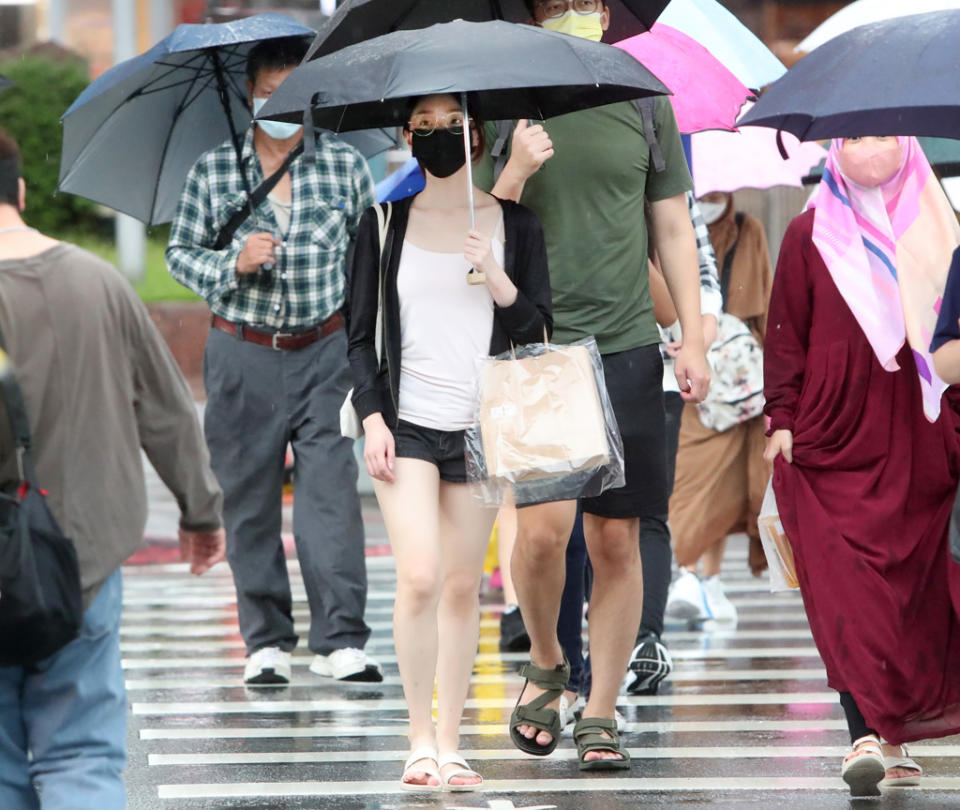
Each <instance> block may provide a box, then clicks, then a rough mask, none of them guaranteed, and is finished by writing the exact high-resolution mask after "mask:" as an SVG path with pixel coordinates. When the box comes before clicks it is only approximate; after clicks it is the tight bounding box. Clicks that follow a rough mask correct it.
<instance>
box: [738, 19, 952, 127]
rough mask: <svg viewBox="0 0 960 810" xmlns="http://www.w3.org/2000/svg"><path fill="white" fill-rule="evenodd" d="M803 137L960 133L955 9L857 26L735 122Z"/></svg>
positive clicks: (789, 75) (786, 77)
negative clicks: (738, 121) (770, 128)
mask: <svg viewBox="0 0 960 810" xmlns="http://www.w3.org/2000/svg"><path fill="white" fill-rule="evenodd" d="M744 125H753V126H764V127H772V128H774V129H779V130H784V131H786V132H792V133H793V134H794V135H796V136H797V137H798V138H800V140H804V141H813V140H822V139H826V138H842V137H854V136H858V135H928V136H932V137H942V138H951V137H957V135H958V134H960V10H954V11H934V12H930V13H929V14H913V15H910V16H907V17H896V18H893V19H890V20H884V21H882V22H877V23H872V24H870V25H863V26H860V27H859V28H854V29H853V30H851V31H848V32H847V33H846V34H842V35H840V36H838V37H836V38H835V39H832V40H830V41H829V42H827V43H825V44H823V45H821V46H820V47H819V48H817V49H816V50H814V51H813V52H812V53H810V54H808V55H807V56H805V57H804V58H803V59H801V60H800V61H799V62H798V63H797V64H796V65H794V66H793V67H792V68H791V69H790V70H788V71H787V73H786V74H785V75H784V76H783V77H782V78H780V79H778V80H777V81H775V82H774V83H773V84H772V85H770V87H768V88H767V90H766V91H765V92H764V93H763V95H762V96H761V97H760V100H759V101H758V102H757V103H756V104H755V105H754V106H753V109H751V110H750V112H749V113H747V115H746V116H745V117H744V118H743V119H741V121H740V126H744Z"/></svg>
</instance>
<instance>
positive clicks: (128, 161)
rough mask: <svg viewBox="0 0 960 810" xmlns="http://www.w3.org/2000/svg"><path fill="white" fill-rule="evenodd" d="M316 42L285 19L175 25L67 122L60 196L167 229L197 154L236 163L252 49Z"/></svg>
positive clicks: (362, 140)
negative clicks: (226, 148) (218, 152)
mask: <svg viewBox="0 0 960 810" xmlns="http://www.w3.org/2000/svg"><path fill="white" fill-rule="evenodd" d="M313 33H314V32H313V29H311V28H308V27H306V26H304V25H301V24H300V23H298V22H296V21H295V20H293V19H291V18H289V17H286V16H284V15H282V14H258V15H255V16H253V17H247V18H245V19H243V20H238V21H236V22H229V23H211V24H206V25H180V26H178V27H177V29H176V30H175V31H174V32H173V33H172V34H170V36H168V37H166V38H165V39H162V40H161V41H160V42H158V43H157V44H156V45H154V46H153V47H152V48H151V49H150V50H149V51H147V52H146V53H143V54H141V55H139V56H135V57H134V58H133V59H128V60H127V61H125V62H122V63H121V64H119V65H116V66H115V67H113V68H111V69H110V70H108V71H107V72H106V73H104V74H103V75H102V76H100V77H99V78H98V79H97V80H96V81H94V82H93V83H92V84H91V85H90V86H89V87H88V88H87V89H86V90H84V91H83V93H81V94H80V96H79V97H78V98H77V100H76V101H75V102H74V103H73V104H72V105H71V106H70V109H68V110H67V112H66V113H65V114H64V116H63V153H62V156H61V161H60V185H59V188H60V190H62V191H68V192H70V193H72V194H78V195H79V196H81V197H86V198H87V199H90V200H94V201H96V202H99V203H103V204H104V205H108V206H110V207H111V208H114V209H116V210H117V211H123V212H124V213H126V214H130V215H131V216H133V217H136V218H137V219H139V220H142V221H143V222H146V223H148V224H157V223H161V222H169V221H170V220H171V219H172V218H173V215H174V213H175V212H176V206H177V201H178V199H179V197H180V192H181V190H182V189H183V183H184V180H185V179H186V176H187V173H188V172H189V170H190V167H191V166H193V164H194V162H195V161H196V160H197V158H198V157H200V155H201V154H203V153H204V152H206V151H207V150H209V149H212V148H214V147H215V146H218V145H219V144H221V143H223V142H224V141H227V140H230V139H232V140H233V142H234V145H235V148H236V149H237V152H238V155H239V150H240V144H241V142H242V134H243V133H244V131H245V130H246V129H247V127H248V126H249V125H250V120H251V111H250V109H249V108H248V106H247V91H246V73H245V70H246V59H247V54H248V53H249V51H250V49H251V48H252V47H253V46H254V45H256V44H257V43H258V42H262V41H263V40H266V39H278V38H284V37H309V36H312V35H313ZM356 138H357V139H358V141H357V144H356V145H357V146H358V148H360V149H361V151H363V152H364V153H365V154H366V156H371V155H373V154H377V153H379V152H382V151H384V150H385V149H389V148H390V147H391V146H393V144H394V140H393V138H392V137H391V136H390V135H388V134H387V133H380V132H375V133H365V132H364V133H357V134H356Z"/></svg>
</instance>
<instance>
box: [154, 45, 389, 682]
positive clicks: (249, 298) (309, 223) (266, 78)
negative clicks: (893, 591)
mask: <svg viewBox="0 0 960 810" xmlns="http://www.w3.org/2000/svg"><path fill="white" fill-rule="evenodd" d="M305 50H306V45H305V44H304V42H303V41H302V40H300V39H296V40H289V39H287V40H284V39H281V40H268V41H265V42H263V43H260V44H259V45H257V46H256V47H255V48H254V49H253V50H251V52H250V56H249V58H248V61H247V76H248V83H247V84H248V93H249V101H250V103H251V105H252V106H253V109H254V111H255V112H256V111H257V110H258V109H259V107H260V106H261V105H262V104H263V102H264V101H265V100H266V98H268V97H269V95H270V94H271V93H272V92H273V90H274V89H276V87H278V86H279V85H280V83H281V82H282V81H283V80H284V79H285V78H286V77H287V75H289V73H290V72H291V71H292V70H293V68H294V67H296V65H298V64H299V63H300V61H301V59H302V58H303V55H304V53H305ZM301 140H302V128H301V127H297V126H291V125H289V124H279V123H275V122H262V123H260V122H258V123H257V124H256V125H255V127H253V128H251V130H250V131H249V132H248V133H247V134H246V137H245V138H244V140H243V143H242V147H241V159H242V162H243V171H241V169H240V166H239V164H238V160H237V153H236V149H235V147H234V145H233V143H232V142H228V143H225V144H223V145H222V146H219V147H217V148H216V149H213V150H212V151H210V152H207V153H206V154H204V155H202V156H201V157H200V159H199V160H198V161H197V163H196V164H195V165H194V167H193V168H192V169H191V171H190V174H189V175H188V177H187V180H186V184H185V186H184V189H183V193H182V196H181V198H180V204H179V207H178V209H177V214H176V218H175V220H174V223H173V229H172V231H171V233H170V243H169V245H168V247H167V262H168V264H169V267H170V273H171V274H172V275H173V277H174V278H175V279H177V281H179V282H180V283H181V284H183V285H185V286H186V287H188V288H190V289H191V290H193V291H194V292H195V293H197V294H198V295H200V296H202V297H203V298H204V299H205V300H206V301H207V303H208V304H209V306H210V309H211V311H212V313H213V329H211V330H210V336H209V338H208V340H207V346H206V351H205V355H204V369H203V370H204V385H205V388H206V392H207V406H206V413H205V430H206V436H207V443H208V445H209V447H210V455H211V459H212V462H213V468H214V471H215V472H216V474H217V477H218V478H219V480H220V484H221V486H222V487H223V490H224V522H225V524H226V527H227V558H228V560H229V562H230V567H231V569H232V570H233V576H234V580H235V583H236V588H237V607H238V612H239V621H240V632H241V634H242V635H243V639H244V642H245V643H246V647H247V654H248V656H249V661H248V663H247V666H246V669H245V672H244V681H245V682H246V683H259V684H263V683H272V684H285V683H289V680H290V652H291V650H293V648H294V647H295V646H296V644H297V640H298V639H297V635H296V634H295V633H294V627H293V617H292V599H291V593H290V582H289V579H288V576H287V567H286V559H285V555H284V551H283V544H282V540H281V535H280V530H281V499H282V488H283V472H284V457H285V452H286V447H287V444H288V442H289V443H291V444H292V445H293V450H294V454H295V458H296V474H295V477H294V516H293V519H294V539H295V542H296V546H297V556H298V559H299V562H300V571H301V573H302V575H303V580H304V585H305V587H306V592H307V599H308V601H309V604H310V615H311V623H310V637H309V646H310V649H311V650H312V651H313V652H314V653H315V654H316V655H315V658H314V660H313V663H312V664H311V666H310V669H311V670H312V671H313V672H315V673H317V674H319V675H324V676H327V677H333V678H339V679H341V680H351V681H380V680H382V674H381V671H380V667H379V665H378V664H377V663H376V662H375V661H373V660H372V659H371V658H369V657H368V656H367V655H366V653H365V652H364V651H363V648H364V646H365V644H366V642H367V639H368V638H369V635H370V630H369V628H368V627H367V625H366V624H365V622H364V619H363V614H364V609H365V604H366V593H367V582H366V568H365V559H364V535H363V522H362V519H361V514H360V502H359V497H358V494H357V488H356V482H357V465H356V461H355V460H354V455H353V443H352V441H350V440H349V439H345V438H343V437H342V436H341V435H340V426H339V425H340V423H339V409H340V406H341V404H342V403H343V400H344V398H345V396H346V393H347V389H348V387H349V368H348V365H347V341H346V337H345V332H344V329H343V317H342V315H341V313H340V309H341V308H342V307H343V304H344V289H345V277H344V259H345V255H346V251H347V245H348V243H349V241H350V239H351V238H352V237H353V236H354V234H355V233H356V228H357V223H358V221H359V219H360V215H361V214H362V213H363V211H364V210H365V209H366V208H367V207H369V206H370V205H372V204H373V202H374V188H373V180H372V178H371V177H370V173H369V170H368V169H367V166H366V163H365V162H364V160H363V158H362V156H361V155H360V154H359V153H358V152H357V151H356V150H354V149H353V148H352V147H350V146H348V145H346V144H344V143H343V142H341V141H339V140H337V139H336V138H333V137H332V136H329V135H326V134H323V135H321V136H320V137H319V138H318V139H317V142H316V153H315V155H310V154H309V151H310V150H304V154H302V155H300V156H298V157H296V158H295V159H293V161H292V162H291V163H290V164H289V168H288V171H287V172H286V173H285V174H284V175H283V176H282V177H281V179H280V180H279V182H277V184H276V185H275V186H274V188H273V190H272V191H271V193H270V195H269V196H268V197H267V199H266V200H265V201H264V202H263V203H261V204H260V205H259V206H258V207H256V208H255V210H253V211H252V212H251V213H250V216H248V217H247V218H246V219H245V220H244V221H243V222H242V223H241V224H240V226H239V227H238V228H237V229H236V231H235V233H234V235H233V238H232V240H231V241H230V243H229V244H228V245H227V246H226V247H224V248H223V249H221V250H217V249H215V247H214V245H215V242H216V240H217V236H218V233H219V231H220V229H221V227H222V226H223V225H224V224H225V223H226V222H227V221H228V220H229V219H230V217H231V215H232V214H234V212H236V211H238V210H239V209H240V208H241V207H242V206H244V205H246V202H247V199H248V193H249V191H250V190H252V189H255V188H257V187H258V186H259V185H260V184H261V183H262V182H263V180H264V178H265V177H269V176H271V175H272V174H273V173H274V172H276V171H278V170H279V169H280V168H281V166H283V164H284V162H285V160H286V159H287V157H288V155H289V153H290V152H291V150H293V149H294V148H295V147H296V146H297V145H298V144H299V143H300V141H301ZM244 175H245V176H246V183H245V181H244Z"/></svg>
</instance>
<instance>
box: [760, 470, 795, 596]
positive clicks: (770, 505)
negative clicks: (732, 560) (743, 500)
mask: <svg viewBox="0 0 960 810" xmlns="http://www.w3.org/2000/svg"><path fill="white" fill-rule="evenodd" d="M757 528H758V529H759V530H760V542H761V543H763V552H764V554H766V555H767V564H768V565H769V567H770V590H771V591H791V590H795V589H797V588H799V587H800V581H799V580H798V579H797V567H796V564H795V563H794V560H793V548H791V546H790V541H789V540H788V539H787V535H786V533H785V532H784V531H783V523H782V522H781V521H780V513H779V511H778V510H777V497H776V495H774V492H773V478H771V479H770V482H769V483H768V484H767V491H766V493H765V494H764V496H763V505H762V506H761V508H760V517H759V518H758V519H757Z"/></svg>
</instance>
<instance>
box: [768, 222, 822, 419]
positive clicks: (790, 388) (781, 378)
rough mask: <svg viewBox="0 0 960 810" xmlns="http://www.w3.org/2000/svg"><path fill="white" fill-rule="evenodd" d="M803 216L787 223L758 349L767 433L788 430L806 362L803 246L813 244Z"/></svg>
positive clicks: (808, 304)
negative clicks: (767, 421) (760, 359)
mask: <svg viewBox="0 0 960 810" xmlns="http://www.w3.org/2000/svg"><path fill="white" fill-rule="evenodd" d="M808 220H809V215H801V216H800V217H797V218H796V219H794V220H793V222H791V223H790V227H789V228H787V232H786V234H785V235H784V238H783V245H782V246H781V248H780V258H779V260H778V261H777V272H776V274H775V275H774V277H773V290H772V292H771V294H770V308H769V310H768V313H767V331H766V337H765V339H764V352H763V395H764V398H765V399H766V406H765V407H764V409H763V410H764V413H766V415H767V416H768V417H770V429H769V430H768V435H769V434H770V433H772V432H774V431H778V430H789V431H792V430H793V423H794V417H795V415H796V410H797V404H798V403H799V401H800V390H801V388H802V387H803V378H804V372H805V370H806V366H807V347H808V345H809V336H810V324H811V320H812V314H813V312H812V296H811V289H810V280H809V278H810V277H809V268H808V264H807V261H808V253H809V251H810V250H814V249H815V248H814V247H813V243H812V241H811V231H810V225H809V222H808ZM805 223H806V227H804V224H805Z"/></svg>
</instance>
